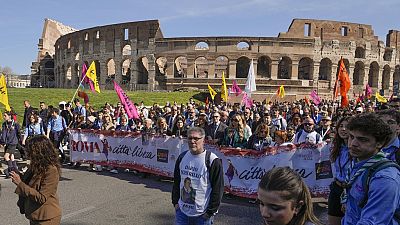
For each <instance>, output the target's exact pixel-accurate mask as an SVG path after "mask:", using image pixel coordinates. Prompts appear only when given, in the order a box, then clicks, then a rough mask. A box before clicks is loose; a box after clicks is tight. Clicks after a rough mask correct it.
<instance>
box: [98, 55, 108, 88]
mask: <svg viewBox="0 0 400 225" xmlns="http://www.w3.org/2000/svg"><path fill="white" fill-rule="evenodd" d="M99 64H100V76H99V77H100V79H99V80H98V82H99V86H100V89H105V88H106V79H107V72H108V71H107V61H105V60H101V61H100V60H99Z"/></svg>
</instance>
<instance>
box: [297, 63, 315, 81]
mask: <svg viewBox="0 0 400 225" xmlns="http://www.w3.org/2000/svg"><path fill="white" fill-rule="evenodd" d="M298 71H299V74H298V79H299V80H312V79H313V77H312V76H313V71H314V62H313V60H312V59H310V58H309V57H304V58H301V59H300V61H299V66H298Z"/></svg>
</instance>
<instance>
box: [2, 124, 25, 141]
mask: <svg viewBox="0 0 400 225" xmlns="http://www.w3.org/2000/svg"><path fill="white" fill-rule="evenodd" d="M19 132H20V127H19V124H18V123H16V122H14V121H12V122H4V123H3V125H2V126H1V139H0V143H1V144H3V145H4V144H5V145H17V144H18V140H19Z"/></svg>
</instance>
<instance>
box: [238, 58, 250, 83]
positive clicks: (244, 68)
mask: <svg viewBox="0 0 400 225" xmlns="http://www.w3.org/2000/svg"><path fill="white" fill-rule="evenodd" d="M249 68H250V59H249V58H247V57H246V56H242V57H240V58H238V59H237V61H236V78H247V75H248V74H249Z"/></svg>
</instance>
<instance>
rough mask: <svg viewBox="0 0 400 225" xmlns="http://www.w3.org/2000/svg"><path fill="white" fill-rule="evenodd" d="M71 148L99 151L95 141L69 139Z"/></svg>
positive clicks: (81, 150)
mask: <svg viewBox="0 0 400 225" xmlns="http://www.w3.org/2000/svg"><path fill="white" fill-rule="evenodd" d="M71 150H72V151H74V152H97V153H101V151H100V147H99V144H98V143H97V142H87V141H74V140H72V141H71Z"/></svg>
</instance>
